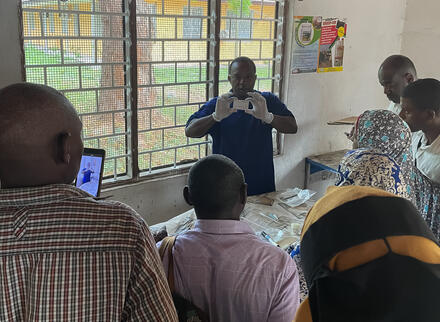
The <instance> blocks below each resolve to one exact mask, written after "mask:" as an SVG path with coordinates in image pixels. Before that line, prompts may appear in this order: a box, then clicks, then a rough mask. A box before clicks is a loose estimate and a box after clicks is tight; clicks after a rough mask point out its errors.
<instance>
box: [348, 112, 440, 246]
mask: <svg viewBox="0 0 440 322" xmlns="http://www.w3.org/2000/svg"><path fill="white" fill-rule="evenodd" d="M354 140H355V141H357V142H358V146H359V148H366V149H370V150H371V149H375V150H379V151H380V152H382V153H385V154H387V155H389V156H390V157H391V158H392V159H394V160H395V161H396V162H397V164H398V165H399V166H400V172H401V174H402V176H403V178H404V181H405V182H406V183H407V184H408V185H409V187H410V195H409V198H410V200H411V201H412V202H413V203H414V204H415V205H416V207H417V209H418V210H419V212H420V213H421V214H422V216H423V218H424V219H425V221H426V223H427V224H428V226H429V227H430V228H431V230H432V231H433V232H434V235H435V236H436V237H437V238H439V239H440V185H439V184H436V183H433V182H432V181H431V180H429V179H428V178H427V177H426V176H424V175H423V174H422V173H421V172H420V170H419V169H417V168H416V167H415V166H414V163H413V157H412V153H411V131H410V130H409V127H408V125H407V124H406V123H405V122H404V121H403V120H402V119H401V118H400V117H399V116H398V115H397V114H394V113H393V112H391V111H387V110H368V111H365V112H364V113H363V114H362V115H361V116H359V118H358V121H357V124H356V128H355V131H354Z"/></svg>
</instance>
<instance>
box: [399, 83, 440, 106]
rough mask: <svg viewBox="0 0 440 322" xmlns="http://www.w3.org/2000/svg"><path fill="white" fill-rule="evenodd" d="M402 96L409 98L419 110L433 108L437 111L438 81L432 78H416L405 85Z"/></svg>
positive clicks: (439, 102) (438, 100) (438, 99)
mask: <svg viewBox="0 0 440 322" xmlns="http://www.w3.org/2000/svg"><path fill="white" fill-rule="evenodd" d="M402 97H404V98H409V99H410V100H411V101H412V103H413V104H414V107H416V108H417V109H419V110H433V111H435V112H436V113H438V112H440V81H438V80H437V79H434V78H424V79H419V80H416V81H415V82H413V83H411V84H408V86H406V87H405V89H404V90H403V94H402Z"/></svg>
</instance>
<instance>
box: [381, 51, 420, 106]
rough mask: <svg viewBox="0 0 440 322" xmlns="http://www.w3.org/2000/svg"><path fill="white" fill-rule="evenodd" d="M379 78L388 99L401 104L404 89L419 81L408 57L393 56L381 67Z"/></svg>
mask: <svg viewBox="0 0 440 322" xmlns="http://www.w3.org/2000/svg"><path fill="white" fill-rule="evenodd" d="M378 77H379V83H380V85H382V87H383V91H384V93H385V95H386V96H387V97H388V99H389V100H390V101H392V102H394V103H400V97H401V96H402V92H403V89H404V88H405V87H406V86H407V85H408V84H410V83H412V82H413V81H415V80H416V79H417V72H416V68H415V66H414V64H413V62H412V61H411V60H410V59H409V58H408V57H406V56H402V55H392V56H389V57H388V58H387V59H385V60H384V62H383V63H382V64H381V65H380V68H379V72H378Z"/></svg>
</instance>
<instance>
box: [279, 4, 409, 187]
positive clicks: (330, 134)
mask: <svg viewBox="0 0 440 322" xmlns="http://www.w3.org/2000/svg"><path fill="white" fill-rule="evenodd" d="M414 2H416V0H414ZM289 6H290V10H289V15H290V16H289V17H292V19H290V21H288V30H289V31H288V34H289V35H290V37H289V39H288V42H287V49H288V52H287V59H288V62H287V64H286V65H285V75H286V77H285V79H284V81H285V83H284V86H285V88H287V90H285V91H284V97H283V100H284V101H285V102H286V104H287V105H288V106H289V107H290V108H291V110H292V112H293V113H294V115H295V117H296V118H297V120H298V125H299V131H298V133H297V134H295V135H286V136H285V152H284V155H282V156H281V157H279V158H276V159H275V169H276V179H277V188H284V187H289V186H302V185H303V182H304V172H305V170H304V168H305V166H304V158H305V157H307V156H310V155H315V154H320V153H325V152H329V151H336V150H340V149H344V148H349V147H350V144H349V141H348V140H347V139H346V137H345V135H344V133H343V132H344V131H349V130H350V127H346V126H328V125H326V123H327V122H328V121H332V120H336V119H339V118H343V117H347V116H353V115H358V114H360V113H361V112H362V111H364V110H365V109H369V108H380V107H385V106H387V105H388V101H387V99H386V97H385V96H384V95H383V91H382V88H381V87H380V85H379V83H378V81H377V69H378V67H379V65H380V63H381V62H382V61H383V59H384V58H385V57H387V56H388V55H390V54H393V53H399V52H400V48H401V40H402V30H403V22H404V17H405V6H406V1H405V0H386V1H384V0H369V1H364V0H332V1H320V0H304V1H289ZM294 15H295V16H308V15H311V16H313V15H322V16H323V17H337V18H346V19H347V24H348V26H347V39H346V41H345V53H344V71H343V72H333V73H324V74H316V73H312V74H296V75H290V74H289V67H290V49H291V44H292V37H291V36H292V34H293V32H292V24H293V16H294ZM286 86H287V87H286Z"/></svg>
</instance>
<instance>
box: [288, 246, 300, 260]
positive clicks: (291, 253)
mask: <svg viewBox="0 0 440 322" xmlns="http://www.w3.org/2000/svg"><path fill="white" fill-rule="evenodd" d="M299 252H300V247H299V245H297V246H296V247H295V248H294V249H292V251H291V252H290V257H292V258H293V256H295V255H298V254H299Z"/></svg>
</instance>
